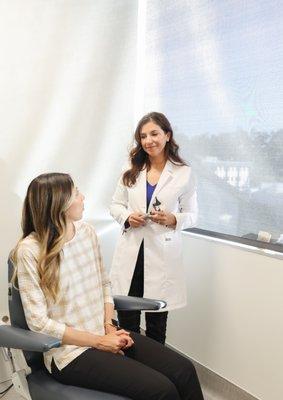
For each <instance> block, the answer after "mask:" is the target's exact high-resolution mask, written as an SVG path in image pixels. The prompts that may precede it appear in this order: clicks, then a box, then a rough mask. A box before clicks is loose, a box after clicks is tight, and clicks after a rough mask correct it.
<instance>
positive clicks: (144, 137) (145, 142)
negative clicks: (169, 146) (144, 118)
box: [140, 121, 170, 158]
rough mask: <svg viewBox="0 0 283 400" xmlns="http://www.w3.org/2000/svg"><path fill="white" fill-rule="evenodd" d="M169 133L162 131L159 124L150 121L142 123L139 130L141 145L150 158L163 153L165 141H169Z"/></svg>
mask: <svg viewBox="0 0 283 400" xmlns="http://www.w3.org/2000/svg"><path fill="white" fill-rule="evenodd" d="M169 139H170V133H167V132H164V131H163V130H162V129H161V128H160V126H159V125H157V124H155V123H154V122H152V121H150V122H147V123H146V124H144V125H143V126H142V128H141V131H140V140H141V145H142V148H143V149H144V151H145V152H146V153H147V154H148V155H149V157H151V158H155V157H158V156H160V155H163V154H164V149H165V146H166V143H167V142H169Z"/></svg>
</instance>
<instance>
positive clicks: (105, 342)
mask: <svg viewBox="0 0 283 400" xmlns="http://www.w3.org/2000/svg"><path fill="white" fill-rule="evenodd" d="M133 344H134V341H133V339H132V338H131V336H130V333H129V332H127V331H125V330H124V329H120V330H117V331H115V332H112V333H108V334H107V335H104V336H101V339H100V340H99V343H98V345H97V349H99V350H103V351H109V352H111V353H119V354H124V352H123V350H126V349H128V348H129V347H131V346H132V345H133Z"/></svg>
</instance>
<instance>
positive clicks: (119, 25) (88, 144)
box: [0, 0, 138, 318]
mask: <svg viewBox="0 0 283 400" xmlns="http://www.w3.org/2000/svg"><path fill="white" fill-rule="evenodd" d="M137 19H138V2H135V1H132V0H107V1H104V0H96V1H93V0H80V1H78V0H68V1H65V0H63V1H46V0H25V1H24V2H23V1H22V0H11V1H0V48H1V57H0V71H1V73H0V191H1V196H0V232H1V233H0V236H1V240H0V265H1V269H0V318H1V317H2V316H3V314H6V313H7V264H6V261H7V257H8V254H9V251H10V250H11V248H12V247H13V246H14V245H15V244H16V241H17V240H18V239H19V236H20V214H21V208H22V201H23V198H24V196H25V192H26V189H27V186H28V184H29V182H30V181H31V180H32V179H33V178H34V177H35V176H37V175H38V174H40V173H43V172H51V171H58V172H69V173H70V174H71V175H72V176H73V178H74V180H75V183H76V185H77V186H78V187H79V188H80V190H81V191H82V192H83V193H84V194H85V196H86V201H85V206H86V207H85V217H86V218H87V219H89V220H91V221H94V220H99V219H106V218H107V216H108V218H109V220H110V216H109V212H108V207H109V203H110V199H111V195H112V193H113V191H114V188H115V185H116V182H117V179H118V175H119V173H120V169H121V167H122V165H123V164H124V163H125V159H126V154H127V147H128V145H129V143H130V142H131V138H132V136H133V130H134V124H135V121H134V114H135V110H134V104H135V98H136V91H135V89H136V86H135V78H136V67H137V25H138V24H137Z"/></svg>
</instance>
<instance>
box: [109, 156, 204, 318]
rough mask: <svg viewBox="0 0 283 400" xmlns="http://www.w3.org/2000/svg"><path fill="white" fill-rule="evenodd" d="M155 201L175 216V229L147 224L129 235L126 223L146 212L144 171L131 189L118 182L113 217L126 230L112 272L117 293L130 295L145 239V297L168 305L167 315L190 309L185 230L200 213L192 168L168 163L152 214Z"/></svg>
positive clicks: (121, 236)
mask: <svg viewBox="0 0 283 400" xmlns="http://www.w3.org/2000/svg"><path fill="white" fill-rule="evenodd" d="M155 197H157V199H158V200H159V201H160V202H161V206H160V207H161V208H162V209H163V210H164V211H168V212H171V213H173V214H174V215H175V217H176V220H177V225H176V227H175V229H172V228H167V227H166V226H164V225H159V224H157V223H154V222H152V221H150V220H147V223H146V225H145V226H144V227H139V228H131V227H130V228H128V229H127V230H125V229H124V223H125V221H126V220H127V218H128V217H129V215H130V214H131V213H133V212H141V213H146V169H144V170H143V171H141V172H140V174H139V176H138V178H137V181H136V183H135V185H134V186H132V187H130V188H129V187H126V186H125V185H124V184H123V182H122V177H121V178H120V180H119V182H118V185H117V188H116V191H115V193H114V196H113V199H112V204H111V208H110V212H111V215H112V216H113V218H115V220H116V221H117V222H118V223H119V224H121V226H122V231H121V235H120V237H119V239H118V243H117V245H116V249H115V252H114V257H113V262H112V267H111V282H112V288H113V294H119V295H127V294H128V292H129V289H130V285H131V280H132V276H133V273H134V269H135V265H136V260H137V256H138V252H139V248H140V245H141V242H142V240H144V297H147V298H155V299H160V300H165V301H166V302H167V308H166V310H172V309H176V308H180V307H183V306H185V305H186V287H185V274H184V271H183V266H182V254H181V252H182V246H181V230H182V229H185V228H189V227H192V226H194V225H195V224H196V220H197V212H198V208H197V197H196V189H195V182H194V179H193V177H192V175H191V168H190V167H188V166H178V165H175V164H173V163H172V162H170V161H167V163H166V165H165V167H164V169H163V171H162V174H161V176H160V178H159V181H158V184H157V186H156V188H155V191H154V193H153V195H152V199H151V202H150V204H149V207H148V212H150V211H152V210H153V207H152V204H153V203H154V201H155ZM162 311H164V309H163V310H162Z"/></svg>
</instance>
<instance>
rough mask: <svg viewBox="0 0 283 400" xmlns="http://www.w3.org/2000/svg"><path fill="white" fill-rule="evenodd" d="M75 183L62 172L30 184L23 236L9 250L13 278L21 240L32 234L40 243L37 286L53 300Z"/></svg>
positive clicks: (55, 293) (56, 288)
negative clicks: (12, 263)
mask: <svg viewBox="0 0 283 400" xmlns="http://www.w3.org/2000/svg"><path fill="white" fill-rule="evenodd" d="M73 189H74V183H73V180H72V178H71V177H70V175H68V174H63V173H49V174H42V175H39V176H38V177H36V178H35V179H33V181H32V182H31V183H30V185H29V187H28V190H27V194H26V197H25V200H24V206H23V212H22V230H23V235H22V238H21V239H20V241H19V242H18V244H17V246H16V247H15V249H14V250H13V252H12V260H13V262H14V265H15V271H14V276H13V279H14V280H15V278H16V273H17V262H18V254H17V253H18V249H19V247H20V245H21V241H22V240H23V239H24V238H25V237H27V236H28V235H30V234H31V233H34V234H35V237H36V239H37V240H38V243H39V249H40V250H39V257H38V260H37V269H38V274H39V278H40V287H41V289H42V291H43V293H44V294H45V296H46V297H47V298H49V299H50V300H53V301H56V296H57V293H58V289H59V268H60V261H61V255H62V248H63V245H64V242H65V235H66V227H67V222H66V215H65V212H66V210H67V209H68V207H69V205H70V203H71V199H72V195H73Z"/></svg>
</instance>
